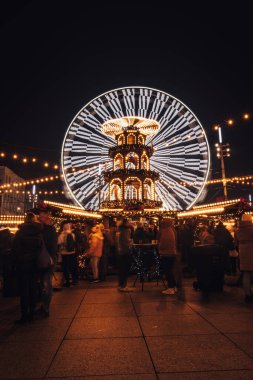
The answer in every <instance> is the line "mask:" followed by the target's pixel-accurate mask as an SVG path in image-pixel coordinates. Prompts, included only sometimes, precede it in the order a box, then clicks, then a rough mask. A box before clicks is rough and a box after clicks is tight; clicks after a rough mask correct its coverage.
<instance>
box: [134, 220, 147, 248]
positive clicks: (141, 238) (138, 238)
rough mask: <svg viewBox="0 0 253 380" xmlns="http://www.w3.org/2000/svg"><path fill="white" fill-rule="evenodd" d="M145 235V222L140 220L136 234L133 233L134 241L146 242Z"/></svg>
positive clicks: (136, 242)
mask: <svg viewBox="0 0 253 380" xmlns="http://www.w3.org/2000/svg"><path fill="white" fill-rule="evenodd" d="M145 237H146V234H145V230H144V227H143V224H142V223H140V222H138V223H137V228H136V230H135V231H134V235H133V239H134V243H135V244H141V243H144V240H145Z"/></svg>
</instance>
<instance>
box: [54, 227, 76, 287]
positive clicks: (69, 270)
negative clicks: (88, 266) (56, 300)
mask: <svg viewBox="0 0 253 380" xmlns="http://www.w3.org/2000/svg"><path fill="white" fill-rule="evenodd" d="M58 247H59V253H60V255H61V257H62V272H63V276H64V280H65V283H64V284H63V286H64V287H66V288H69V287H70V275H71V279H72V285H76V284H77V283H78V268H77V256H76V241H75V235H74V233H73V232H72V229H71V225H70V224H69V223H65V224H64V225H63V230H62V232H61V233H60V235H59V237H58Z"/></svg>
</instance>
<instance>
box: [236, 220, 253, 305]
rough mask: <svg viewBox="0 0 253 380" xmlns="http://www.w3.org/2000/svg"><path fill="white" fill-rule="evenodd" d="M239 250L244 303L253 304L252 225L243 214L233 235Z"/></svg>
mask: <svg viewBox="0 0 253 380" xmlns="http://www.w3.org/2000/svg"><path fill="white" fill-rule="evenodd" d="M235 241H236V245H237V246H238V248H239V259H240V270H241V271H242V272H243V278H242V285H243V289H244V292H245V302H253V293H252V289H251V281H252V277H253V224H252V217H251V215H249V214H243V216H242V219H241V222H240V224H239V228H238V230H237V231H236V233H235Z"/></svg>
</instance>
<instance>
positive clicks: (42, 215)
mask: <svg viewBox="0 0 253 380" xmlns="http://www.w3.org/2000/svg"><path fill="white" fill-rule="evenodd" d="M38 220H39V222H40V223H41V227H42V236H43V240H44V243H45V246H46V249H47V251H48V253H49V255H50V256H51V258H52V261H53V263H54V265H52V266H51V267H49V268H47V269H43V270H41V272H40V285H41V291H42V295H41V302H42V304H41V308H40V310H39V312H40V314H41V316H42V317H45V318H47V317H49V306H50V303H51V299H52V291H53V287H52V280H53V274H54V269H55V265H56V261H57V240H58V237H57V233H56V230H55V228H54V226H52V225H51V214H50V212H49V211H47V210H39V218H38Z"/></svg>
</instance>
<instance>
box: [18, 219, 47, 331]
mask: <svg viewBox="0 0 253 380" xmlns="http://www.w3.org/2000/svg"><path fill="white" fill-rule="evenodd" d="M41 249H42V227H41V224H40V223H36V216H35V215H34V214H33V213H28V214H27V215H26V218H25V222H24V223H23V224H21V225H20V226H19V230H18V231H17V232H16V235H15V237H14V241H13V256H14V262H15V266H16V269H17V273H18V279H19V292H20V308H21V318H20V319H18V320H16V321H15V323H16V324H24V323H27V322H31V321H33V319H34V311H35V305H36V297H37V280H38V270H37V260H38V257H39V254H40V251H41Z"/></svg>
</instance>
